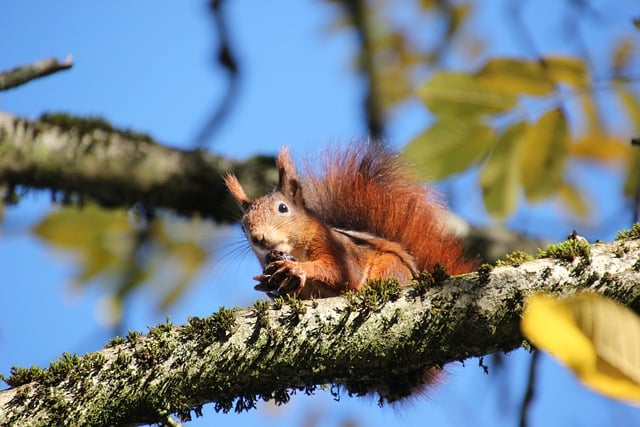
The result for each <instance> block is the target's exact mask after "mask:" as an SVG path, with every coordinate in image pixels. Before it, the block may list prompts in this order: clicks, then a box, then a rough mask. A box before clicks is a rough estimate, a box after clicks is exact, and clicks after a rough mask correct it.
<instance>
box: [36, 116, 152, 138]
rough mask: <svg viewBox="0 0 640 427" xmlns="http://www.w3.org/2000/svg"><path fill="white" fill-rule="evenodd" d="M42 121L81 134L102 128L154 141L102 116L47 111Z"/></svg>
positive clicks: (130, 136) (106, 130) (125, 135)
mask: <svg viewBox="0 0 640 427" xmlns="http://www.w3.org/2000/svg"><path fill="white" fill-rule="evenodd" d="M40 121H41V122H44V123H49V124H52V125H54V126H57V127H59V128H60V129H62V130H63V131H65V132H66V131H71V130H75V131H77V132H79V133H80V135H86V134H88V133H91V132H94V131H96V130H101V131H104V132H108V133H112V132H117V133H119V134H121V135H122V136H123V137H125V138H127V139H132V140H136V141H143V142H150V143H153V139H152V138H151V137H150V136H149V135H148V134H145V133H139V132H134V131H132V130H129V129H117V128H114V127H113V126H112V125H111V124H110V123H109V122H108V121H106V120H105V119H103V118H101V117H77V116H72V115H70V114H64V113H46V114H43V115H42V116H41V117H40Z"/></svg>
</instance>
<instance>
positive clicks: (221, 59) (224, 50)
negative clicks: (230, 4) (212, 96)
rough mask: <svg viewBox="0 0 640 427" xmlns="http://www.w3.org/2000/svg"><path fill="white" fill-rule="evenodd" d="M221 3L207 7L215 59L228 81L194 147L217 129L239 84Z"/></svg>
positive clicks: (232, 100) (213, 0) (215, 0)
mask: <svg viewBox="0 0 640 427" xmlns="http://www.w3.org/2000/svg"><path fill="white" fill-rule="evenodd" d="M222 5H223V1H222V0H212V1H211V3H210V5H209V7H210V9H211V13H212V14H213V20H214V27H215V29H216V32H217V35H218V51H217V61H218V64H219V65H220V67H221V68H222V69H223V70H224V71H225V72H226V74H227V78H228V83H227V87H226V91H225V93H224V95H223V96H222V99H221V100H220V102H219V103H218V105H217V106H216V107H215V108H214V109H213V113H212V114H211V116H210V117H209V119H208V120H207V122H206V123H205V124H204V126H203V127H202V129H201V130H200V132H198V136H197V137H196V139H195V143H194V145H195V146H196V147H202V146H204V145H206V143H207V142H209V141H210V140H211V137H212V136H213V134H214V133H215V131H216V130H218V128H219V127H220V124H221V123H222V121H223V120H224V119H225V118H226V117H227V115H228V114H229V111H230V110H231V106H232V104H233V102H234V101H235V99H236V98H237V92H238V88H239V86H240V84H239V83H240V74H239V72H238V63H237V61H236V59H235V54H234V52H233V49H231V43H230V37H229V29H228V26H227V20H226V18H225V15H224V11H223V9H222Z"/></svg>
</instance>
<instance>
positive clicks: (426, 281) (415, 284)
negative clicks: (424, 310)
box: [411, 270, 436, 297]
mask: <svg viewBox="0 0 640 427" xmlns="http://www.w3.org/2000/svg"><path fill="white" fill-rule="evenodd" d="M435 282H436V281H435V279H434V278H433V275H432V274H431V273H429V272H428V271H426V270H425V271H422V272H421V273H420V274H419V275H418V277H415V278H414V279H413V281H412V282H411V290H412V293H413V295H414V296H416V297H418V296H423V295H425V294H426V293H427V291H428V290H429V289H430V288H433V287H434V285H435Z"/></svg>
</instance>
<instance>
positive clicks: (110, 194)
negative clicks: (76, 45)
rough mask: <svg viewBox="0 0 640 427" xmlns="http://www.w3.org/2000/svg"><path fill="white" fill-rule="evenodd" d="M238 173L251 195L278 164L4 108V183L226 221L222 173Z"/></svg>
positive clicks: (0, 119)
mask: <svg viewBox="0 0 640 427" xmlns="http://www.w3.org/2000/svg"><path fill="white" fill-rule="evenodd" d="M230 171H232V172H234V173H235V174H236V175H238V177H239V179H241V181H242V182H243V185H246V187H245V188H247V191H248V192H250V193H252V194H251V195H255V194H258V193H259V192H260V190H263V191H264V188H265V187H267V186H268V185H269V183H275V182H276V180H277V172H276V169H275V161H274V160H273V158H270V157H263V156H258V157H254V158H252V159H249V160H248V161H246V162H244V163H242V164H239V163H236V162H231V161H229V160H226V159H224V158H222V157H220V156H214V155H211V154H208V153H207V152H205V151H203V150H192V151H187V150H179V149H175V148H169V147H165V146H163V145H160V144H158V143H157V142H154V141H153V140H152V139H151V138H150V137H149V136H148V135H144V134H138V133H134V132H131V131H121V130H117V129H114V128H113V127H111V125H109V124H108V123H107V122H105V121H104V120H101V119H83V118H75V117H70V116H66V115H54V116H44V117H43V118H42V119H41V120H39V121H30V120H24V119H19V118H16V117H13V116H11V115H9V114H6V113H3V112H0V183H4V184H5V185H7V186H9V187H10V188H11V187H15V186H25V187H29V188H39V189H49V190H52V191H54V192H61V193H63V194H64V196H65V197H64V200H70V201H74V200H75V201H82V199H83V198H89V199H92V200H94V201H96V202H98V203H99V204H101V205H102V206H106V207H124V208H129V207H131V206H133V205H134V204H141V205H143V206H145V207H146V208H165V209H169V210H172V211H175V212H178V213H180V214H185V215H191V214H194V213H196V214H200V215H201V216H204V217H208V218H213V219H215V220H217V221H223V222H228V221H230V220H231V219H232V218H233V215H232V213H233V209H235V205H236V204H235V201H234V200H233V199H232V198H231V197H230V196H229V194H228V191H227V189H226V188H225V186H224V183H223V182H222V179H221V175H223V174H225V173H227V172H230Z"/></svg>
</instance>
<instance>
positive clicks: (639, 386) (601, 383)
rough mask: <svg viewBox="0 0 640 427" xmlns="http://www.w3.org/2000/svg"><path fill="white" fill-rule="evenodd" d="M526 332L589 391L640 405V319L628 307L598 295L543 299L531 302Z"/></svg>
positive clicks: (534, 298)
mask: <svg viewBox="0 0 640 427" xmlns="http://www.w3.org/2000/svg"><path fill="white" fill-rule="evenodd" d="M521 328H522V332H523V333H524V335H525V336H526V337H527V339H529V340H530V341H531V342H532V343H533V344H534V345H535V346H536V347H538V348H539V349H541V350H544V351H546V352H548V353H549V354H551V355H552V356H554V357H555V358H557V359H558V360H560V361H561V362H562V363H563V364H565V365H566V366H567V367H569V368H570V369H571V370H572V371H573V372H574V373H575V374H576V375H577V376H578V378H579V379H580V381H582V382H583V383H584V384H585V385H586V386H587V387H589V388H591V389H593V390H596V391H598V392H599V393H602V394H604V395H607V396H610V397H613V398H616V399H621V400H625V401H629V402H634V403H636V404H640V340H639V339H638V337H640V318H639V317H638V316H637V315H636V314H635V313H634V312H633V311H631V310H630V309H628V308H627V307H625V306H623V305H621V304H618V303H616V302H615V301H613V300H610V299H608V298H605V297H603V296H602V295H599V294H593V293H583V294H579V295H576V296H573V297H571V298H568V299H565V300H558V299H555V298H554V297H551V296H547V295H540V294H538V295H533V296H532V297H530V298H529V299H528V300H527V303H526V306H525V310H524V315H523V318H522V324H521Z"/></svg>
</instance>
